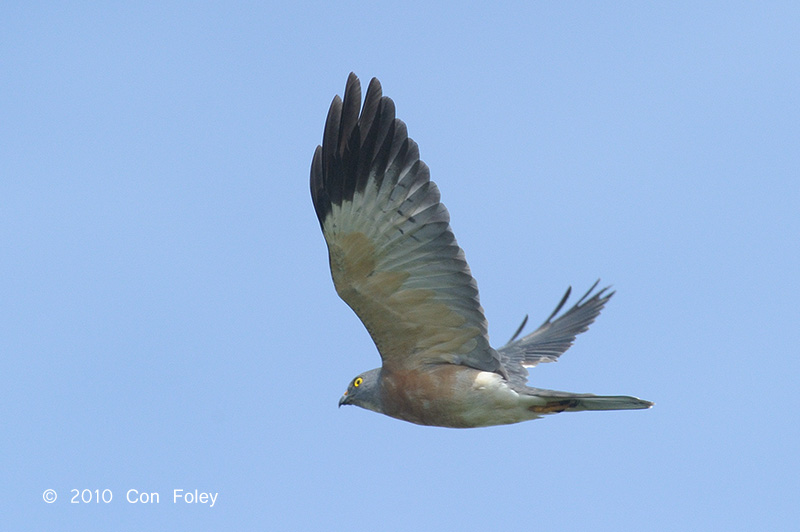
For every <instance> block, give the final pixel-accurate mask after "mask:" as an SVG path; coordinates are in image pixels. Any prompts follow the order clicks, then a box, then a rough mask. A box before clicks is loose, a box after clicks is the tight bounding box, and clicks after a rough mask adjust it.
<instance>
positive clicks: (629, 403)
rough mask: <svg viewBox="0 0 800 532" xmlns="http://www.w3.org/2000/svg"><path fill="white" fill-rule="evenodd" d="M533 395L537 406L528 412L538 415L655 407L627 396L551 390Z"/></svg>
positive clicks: (531, 407)
mask: <svg viewBox="0 0 800 532" xmlns="http://www.w3.org/2000/svg"><path fill="white" fill-rule="evenodd" d="M531 395H532V396H534V397H536V398H537V401H536V403H537V404H533V405H531V406H529V407H528V410H530V411H531V412H535V413H537V414H555V413H558V412H583V411H585V410H640V409H644V408H650V407H651V406H653V403H652V402H650V401H645V400H644V399H639V398H638V397H630V396H627V395H592V394H578V393H568V392H556V391H551V390H536V392H535V393H533V394H531Z"/></svg>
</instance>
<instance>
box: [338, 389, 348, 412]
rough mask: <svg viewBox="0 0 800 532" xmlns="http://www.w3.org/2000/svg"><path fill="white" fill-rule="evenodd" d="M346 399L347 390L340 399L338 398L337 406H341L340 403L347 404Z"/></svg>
mask: <svg viewBox="0 0 800 532" xmlns="http://www.w3.org/2000/svg"><path fill="white" fill-rule="evenodd" d="M347 399H348V398H347V392H344V395H343V396H342V398H341V399H339V408H342V405H346V404H349V403H348V402H347Z"/></svg>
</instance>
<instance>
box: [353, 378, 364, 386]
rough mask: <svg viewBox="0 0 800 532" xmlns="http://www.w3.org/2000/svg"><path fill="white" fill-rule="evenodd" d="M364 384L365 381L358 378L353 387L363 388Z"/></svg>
mask: <svg viewBox="0 0 800 532" xmlns="http://www.w3.org/2000/svg"><path fill="white" fill-rule="evenodd" d="M362 382H364V379H362V378H361V377H356V380H354V381H353V386H355V387H356V388H358V387H359V386H361V383H362Z"/></svg>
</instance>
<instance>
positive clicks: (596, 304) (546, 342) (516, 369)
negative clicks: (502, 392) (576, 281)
mask: <svg viewBox="0 0 800 532" xmlns="http://www.w3.org/2000/svg"><path fill="white" fill-rule="evenodd" d="M599 282H600V281H599V280H598V281H597V282H595V283H594V284H593V285H592V287H591V288H590V289H589V290H588V291H587V292H586V294H584V295H583V297H582V298H580V299H579V300H578V302H577V303H575V305H573V306H572V308H570V309H569V310H568V311H566V312H565V313H564V314H563V315H561V316H559V317H558V319H556V320H553V318H554V317H555V316H556V314H558V313H559V311H560V310H561V308H562V307H563V306H564V304H565V303H566V302H567V299H568V298H569V295H570V292H571V291H572V289H571V288H569V289H567V293H566V294H564V297H563V298H561V302H560V303H559V304H558V305H557V306H556V309H555V310H554V311H553V313H552V314H550V317H548V318H547V319H546V320H545V322H544V323H543V324H542V325H541V326H540V327H539V328H538V329H536V330H535V331H533V332H532V333H530V334H528V335H526V336H524V337H522V338H520V339H519V340H516V341H514V339H515V338H516V337H517V335H518V334H519V333H520V332H521V329H522V326H521V327H520V329H519V330H517V333H516V334H515V335H514V336H513V337H512V338H511V341H509V343H508V344H506V345H504V346H503V347H501V348H500V349H498V350H497V351H498V353H499V354H500V359H501V360H502V362H503V365H504V367H505V369H506V371H508V374H509V377H510V380H511V382H512V383H513V384H515V385H521V386H524V385H525V383H526V381H527V379H528V370H527V369H526V368H531V367H533V366H535V365H536V364H538V363H540V362H553V361H555V360H557V359H558V357H560V356H561V355H562V354H563V353H564V352H565V351H566V350H567V349H569V348H570V346H571V345H572V343H573V342H574V341H575V337H576V336H578V335H579V334H580V333H582V332H584V331H586V330H587V329H589V325H591V324H592V323H593V322H594V320H595V318H597V316H598V315H599V314H600V311H601V310H603V307H604V306H605V304H606V303H607V302H608V300H609V299H610V298H611V296H613V295H614V292H608V288H603V289H602V290H599V291H598V292H597V293H595V294H594V295H592V296H591V297H589V296H590V295H591V294H592V292H594V289H595V288H596V287H597V284H598V283H599ZM526 320H527V318H526ZM524 325H525V322H523V326H524Z"/></svg>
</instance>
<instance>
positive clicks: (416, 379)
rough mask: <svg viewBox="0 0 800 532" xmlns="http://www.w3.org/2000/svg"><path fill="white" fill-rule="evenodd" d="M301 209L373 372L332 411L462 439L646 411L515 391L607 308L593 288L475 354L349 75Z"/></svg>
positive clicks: (427, 225)
mask: <svg viewBox="0 0 800 532" xmlns="http://www.w3.org/2000/svg"><path fill="white" fill-rule="evenodd" d="M311 197H312V199H313V202H314V209H315V210H316V213H317V218H319V224H320V227H321V228H322V233H323V235H324V237H325V242H326V243H327V245H328V258H329V262H330V268H331V275H332V277H333V283H334V285H335V286H336V291H337V292H338V294H339V296H340V297H341V298H342V299H343V300H344V301H345V302H346V303H347V304H348V305H349V306H350V307H351V308H352V309H353V310H354V311H355V313H356V315H358V317H359V318H360V319H361V322H362V323H363V324H364V326H365V327H366V328H367V331H369V334H370V336H371V337H372V340H373V341H374V342H375V345H376V347H377V348H378V351H379V352H380V355H381V359H382V365H381V367H380V368H376V369H372V370H369V371H366V372H364V373H362V374H360V375H358V376H357V377H355V378H354V379H353V380H352V381H351V382H350V384H349V385H348V387H347V391H345V393H344V395H343V396H342V398H341V399H340V400H339V406H342V405H356V406H360V407H362V408H366V409H368V410H373V411H375V412H379V413H381V414H385V415H387V416H391V417H394V418H397V419H402V420H405V421H410V422H411V423H417V424H420V425H434V426H441V427H455V428H467V427H484V426H490V425H504V424H509V423H517V422H520V421H526V420H529V419H536V418H539V417H541V416H543V415H545V414H554V413H558V412H565V411H566V412H577V411H583V410H628V409H642V408H649V407H651V406H652V405H653V403H651V402H649V401H644V400H642V399H637V398H635V397H628V396H598V395H592V394H578V393H568V392H559V391H554V390H544V389H540V388H532V387H529V386H528V385H527V378H528V370H527V368H530V367H533V366H535V365H537V364H538V363H540V362H551V361H554V360H557V359H558V357H559V356H561V354H562V353H564V352H565V351H566V350H567V349H569V347H570V346H571V345H572V343H573V342H574V340H575V337H576V336H577V335H578V334H580V333H582V332H584V331H586V330H587V329H588V328H589V325H590V324H591V323H592V322H593V321H594V320H595V318H596V317H597V315H598V314H600V311H601V310H602V309H603V306H604V305H605V304H606V302H608V300H609V298H610V297H611V296H612V295H613V292H609V291H608V289H607V288H605V289H602V290H598V291H595V288H596V287H597V284H598V283H597V282H595V284H594V285H593V286H592V288H591V289H589V291H588V292H586V294H584V296H583V297H581V298H580V299H579V300H578V302H577V303H576V304H575V305H574V306H572V307H571V308H570V309H569V310H567V311H566V312H564V313H563V314H562V315H561V316H560V317H557V318H556V315H557V314H558V313H559V312H560V311H561V309H562V307H563V306H564V304H565V303H566V301H567V298H568V297H569V294H570V290H567V293H566V294H565V295H564V297H563V298H562V299H561V301H560V303H559V304H558V305H557V306H556V309H555V311H553V313H552V314H551V315H550V316H549V317H548V318H547V319H546V320H545V321H544V323H543V324H542V325H541V326H540V327H539V328H538V329H536V330H535V331H533V332H532V333H530V334H527V335H525V336H523V337H521V338H518V337H519V335H520V333H521V332H522V329H523V327H524V326H525V322H524V321H523V324H522V325H521V326H520V328H519V329H518V330H517V332H516V333H515V334H514V336H513V337H512V338H511V340H510V341H509V342H508V343H507V344H506V345H505V346H503V347H501V348H500V349H493V348H492V347H491V346H490V345H489V337H488V329H487V322H486V318H485V317H484V315H483V308H482V307H481V305H480V302H479V300H478V287H477V284H476V282H475V279H474V278H473V277H472V274H471V273H470V269H469V266H467V262H466V259H465V258H464V252H463V251H462V249H461V248H460V247H459V245H458V244H457V243H456V239H455V236H454V235H453V232H452V231H451V229H450V224H449V221H450V215H449V214H448V212H447V209H446V208H445V206H444V205H443V204H442V203H441V202H440V195H439V189H438V187H437V186H436V184H435V183H434V182H433V181H431V180H430V175H429V171H428V167H427V166H426V165H425V163H424V162H422V161H421V160H420V158H419V149H418V148H417V143H416V142H414V141H413V140H412V139H410V138H409V137H408V134H407V130H406V125H405V124H404V123H403V122H402V121H401V120H399V119H397V118H395V106H394V102H393V101H392V100H391V99H390V98H388V97H385V96H382V90H381V84H380V82H379V81H378V80H377V79H375V78H373V79H372V81H371V82H370V84H369V87H368V88H367V94H366V97H365V99H364V104H363V106H362V105H361V82H360V81H359V79H358V77H356V75H355V74H353V73H351V74H350V76H349V78H348V79H347V85H346V87H345V91H344V98H343V99H340V98H339V96H338V95H337V96H336V97H334V99H333V103H331V107H330V110H329V111H328V118H327V120H326V122H325V131H324V133H323V138H322V146H317V149H316V151H315V153H314V159H313V162H312V165H311ZM526 321H527V318H526Z"/></svg>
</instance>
